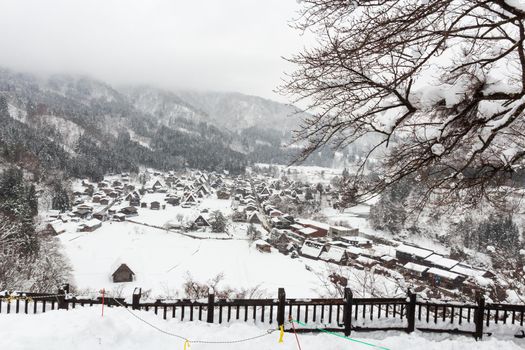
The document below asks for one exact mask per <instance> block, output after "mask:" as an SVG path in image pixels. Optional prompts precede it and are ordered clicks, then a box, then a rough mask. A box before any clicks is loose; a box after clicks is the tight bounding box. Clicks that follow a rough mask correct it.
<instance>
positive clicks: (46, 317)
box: [0, 308, 524, 350]
mask: <svg viewBox="0 0 525 350" xmlns="http://www.w3.org/2000/svg"><path fill="white" fill-rule="evenodd" d="M136 314H138V315H140V317H141V318H143V319H144V320H146V321H148V322H150V323H151V324H153V325H155V326H157V327H159V328H160V329H162V330H165V331H169V332H171V333H176V334H179V335H181V336H183V337H186V338H188V339H190V341H191V340H192V339H200V340H212V341H215V340H219V341H223V340H224V341H228V340H236V339H242V338H248V337H252V336H256V335H260V334H264V333H265V332H266V329H265V328H261V327H256V326H253V325H249V324H246V323H236V324H231V325H209V324H206V323H201V322H193V323H182V324H181V323H176V322H175V321H163V320H160V319H159V318H158V316H155V315H154V314H151V313H147V312H137V313H136ZM0 329H2V336H1V337H0V348H1V349H9V350H22V349H23V350H32V349H38V350H40V349H53V350H70V349H75V350H83V349H86V350H88V349H89V350H92V349H111V350H135V349H136V350H148V349H151V350H159V349H181V350H182V349H183V348H184V341H183V340H181V339H178V338H175V337H172V336H169V335H166V334H163V333H161V332H159V331H158V330H156V329H154V328H152V327H150V326H148V325H146V324H145V323H143V322H141V321H140V320H138V319H137V318H135V317H133V316H132V315H131V314H130V313H129V312H128V311H127V310H126V309H123V308H109V309H108V308H106V309H105V310H104V317H103V318H102V317H101V315H100V309H99V308H85V309H82V308H79V309H75V310H70V311H53V312H48V313H45V314H39V315H34V316H33V315H21V314H14V315H2V316H0ZM353 336H355V337H356V338H357V339H359V340H360V341H364V342H368V343H372V344H376V345H378V346H381V347H384V348H387V349H392V350H393V349H403V350H406V349H425V350H433V349H436V350H444V349H461V350H467V349H476V350H484V349H487V350H489V349H510V350H512V349H521V347H520V346H518V344H520V345H521V346H524V343H523V340H521V342H519V340H516V341H513V340H498V339H496V338H488V339H486V340H484V341H482V342H476V341H475V340H474V339H472V338H470V337H451V336H449V335H443V336H437V335H422V334H417V333H414V334H411V335H407V334H403V333H394V332H388V333H368V334H363V333H361V334H354V335H353ZM365 337H366V338H365ZM278 338H279V332H273V333H272V334H269V335H266V336H264V337H261V338H259V339H255V340H251V341H249V342H245V343H237V344H201V343H197V342H193V343H190V345H191V347H190V348H189V349H190V350H240V349H250V350H259V349H260V350H263V349H264V350H267V349H281V350H292V349H294V350H295V349H297V343H296V340H295V337H294V336H293V334H291V333H286V334H285V336H284V343H282V344H279V343H278ZM299 341H300V342H301V346H302V349H303V350H318V349H323V350H340V349H358V350H360V349H374V348H373V347H371V346H367V345H362V344H358V343H355V342H351V341H349V340H347V339H342V338H340V337H336V336H333V335H330V334H324V333H321V334H315V335H313V334H310V335H304V334H300V335H299ZM376 349H377V348H376Z"/></svg>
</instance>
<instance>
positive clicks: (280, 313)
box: [277, 288, 286, 327]
mask: <svg viewBox="0 0 525 350" xmlns="http://www.w3.org/2000/svg"><path fill="white" fill-rule="evenodd" d="M277 297H278V298H279V303H278V304H277V326H279V327H281V326H284V313H285V305H286V292H285V291H284V288H279V290H278V292H277Z"/></svg>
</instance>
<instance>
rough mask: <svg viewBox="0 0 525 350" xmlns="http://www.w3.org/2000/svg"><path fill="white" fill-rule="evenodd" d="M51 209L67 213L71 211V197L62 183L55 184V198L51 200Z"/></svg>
mask: <svg viewBox="0 0 525 350" xmlns="http://www.w3.org/2000/svg"><path fill="white" fill-rule="evenodd" d="M51 208H52V209H54V210H59V211H60V212H62V213H63V212H65V211H67V210H69V209H71V203H70V201H69V195H68V193H67V191H66V189H65V188H64V187H63V186H62V184H61V183H60V182H55V184H54V186H53V198H52V199H51Z"/></svg>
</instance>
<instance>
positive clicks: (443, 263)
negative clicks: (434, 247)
mask: <svg viewBox="0 0 525 350" xmlns="http://www.w3.org/2000/svg"><path fill="white" fill-rule="evenodd" d="M425 261H428V262H429V263H431V264H433V265H436V266H440V267H444V268H445V269H447V270H448V269H451V268H453V267H454V266H456V265H457V264H459V261H457V260H454V259H449V258H445V257H444V256H442V255H439V254H432V255H431V256H429V257H427V258H426V259H425Z"/></svg>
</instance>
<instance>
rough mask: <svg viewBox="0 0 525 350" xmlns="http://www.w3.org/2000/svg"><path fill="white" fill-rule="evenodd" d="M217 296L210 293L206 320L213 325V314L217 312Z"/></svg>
mask: <svg viewBox="0 0 525 350" xmlns="http://www.w3.org/2000/svg"><path fill="white" fill-rule="evenodd" d="M214 303H215V294H213V292H211V293H208V315H207V318H206V322H208V323H213V314H214V312H215V307H214Z"/></svg>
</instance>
